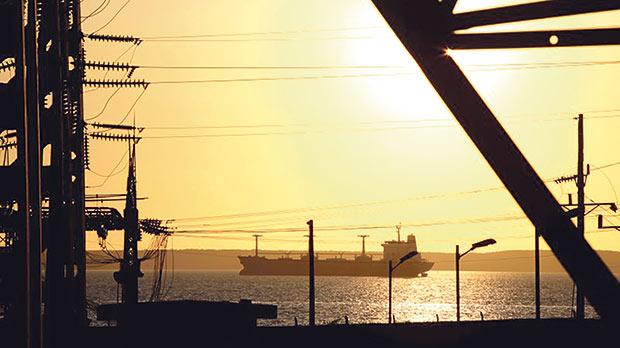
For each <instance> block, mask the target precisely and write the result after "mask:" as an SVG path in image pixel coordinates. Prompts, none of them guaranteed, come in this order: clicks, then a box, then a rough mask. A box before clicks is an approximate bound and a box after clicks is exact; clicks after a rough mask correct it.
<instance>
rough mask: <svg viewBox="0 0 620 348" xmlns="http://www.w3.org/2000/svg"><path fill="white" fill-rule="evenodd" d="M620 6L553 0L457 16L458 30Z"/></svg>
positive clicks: (603, 0) (609, 0) (608, 1)
mask: <svg viewBox="0 0 620 348" xmlns="http://www.w3.org/2000/svg"><path fill="white" fill-rule="evenodd" d="M618 9H620V1H618V0H550V1H541V2H535V3H530V4H524V5H514V6H506V7H498V8H494V9H488V10H480V11H473V12H465V13H459V14H456V15H454V18H453V20H454V21H453V26H452V28H453V29H454V30H459V29H468V28H472V27H477V26H483V25H492V24H502V23H510V22H519V21H527V20H532V19H543V18H550V17H560V16H570V15H576V14H584V13H594V12H601V11H609V10H618Z"/></svg>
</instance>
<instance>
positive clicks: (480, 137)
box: [373, 0, 620, 320]
mask: <svg viewBox="0 0 620 348" xmlns="http://www.w3.org/2000/svg"><path fill="white" fill-rule="evenodd" d="M373 2H374V4H375V6H376V7H377V8H378V9H379V11H380V12H381V14H382V15H383V17H384V18H385V19H386V21H387V22H388V24H389V25H390V26H391V27H392V29H393V30H394V32H395V33H396V35H397V36H398V37H399V39H400V40H401V42H402V43H403V45H404V46H405V48H407V50H408V51H409V53H410V54H411V55H412V57H413V58H414V59H415V60H416V62H417V63H418V65H419V66H420V68H421V69H422V71H423V72H424V73H425V74H426V76H427V78H428V79H429V81H430V82H431V84H432V85H433V86H434V88H435V90H436V91H437V93H438V94H439V95H440V96H441V98H442V99H443V100H444V102H445V103H446V105H447V106H448V108H449V109H450V110H451V111H452V113H453V114H454V116H455V118H456V119H457V120H458V121H459V123H460V124H461V126H462V127H463V129H464V130H465V131H466V132H467V134H468V135H469V137H470V138H471V140H472V141H473V142H474V144H475V145H476V147H477V148H478V149H479V150H480V152H481V153H482V155H483V156H484V157H485V159H486V160H487V162H488V163H489V164H490V165H491V167H492V168H493V170H494V171H495V173H496V174H497V176H498V177H499V178H500V180H501V181H502V182H503V183H504V185H505V186H506V188H507V189H508V191H509V192H510V193H511V195H512V196H513V197H514V199H515V200H516V201H517V203H518V204H519V206H520V207H521V209H522V210H523V211H524V213H525V214H526V215H527V216H528V218H529V219H530V221H532V223H533V224H534V225H535V226H536V227H539V228H540V229H541V230H542V231H543V232H542V236H543V237H544V238H545V241H546V242H547V244H549V246H550V248H551V250H552V251H553V253H554V254H555V255H556V257H557V258H558V260H559V261H560V263H561V264H562V265H563V266H564V268H565V269H566V270H567V271H568V273H569V274H570V276H571V277H572V278H573V280H575V282H576V283H577V284H578V286H579V287H580V288H582V289H584V292H585V294H586V296H587V298H588V300H590V303H591V304H592V306H593V307H594V308H595V309H596V311H597V312H598V313H599V314H600V315H601V317H602V318H605V319H610V320H620V284H619V283H618V281H617V280H616V278H615V277H614V276H613V274H612V273H611V272H610V271H609V269H608V268H607V266H606V265H605V264H604V263H603V261H602V260H601V259H600V257H599V256H598V255H597V254H596V252H595V251H594V250H593V249H592V247H591V246H590V245H589V244H588V243H587V242H586V240H585V239H583V237H582V236H580V234H579V233H578V231H577V229H576V227H575V225H574V224H573V223H572V221H571V220H570V218H568V217H567V216H566V215H565V214H564V212H563V210H562V208H561V207H560V205H559V204H558V202H557V201H556V200H555V198H554V197H553V195H552V194H551V192H549V190H548V189H547V187H546V186H545V184H544V182H543V181H542V180H541V179H540V177H539V176H538V175H537V174H536V172H535V171H534V169H533V168H532V166H531V165H530V164H529V162H528V161H527V159H526V158H525V157H524V156H523V154H522V153H521V151H520V150H519V149H518V148H517V145H516V144H515V143H514V142H513V141H512V139H510V137H509V135H508V134H507V133H506V131H505V130H504V129H503V127H502V126H501V124H500V123H499V122H498V121H497V119H496V118H495V116H494V115H493V112H492V111H491V110H490V109H489V107H488V106H487V105H486V104H485V103H484V101H483V100H482V98H481V97H480V95H479V94H478V93H477V91H476V90H475V88H474V87H473V86H472V84H471V83H470V82H469V81H468V80H467V78H466V77H465V75H464V74H463V72H462V71H461V69H460V68H459V67H458V65H457V64H456V63H455V62H454V60H453V59H452V58H451V57H449V56H448V55H446V54H445V49H446V45H445V41H446V37H447V36H449V34H446V31H445V29H444V28H442V27H440V26H441V25H442V24H445V21H442V19H443V20H445V18H444V17H441V18H432V16H433V15H438V14H439V15H440V16H443V14H441V11H437V10H436V9H435V10H432V9H431V10H430V11H428V12H427V13H425V12H424V11H425V10H428V9H429V8H431V5H430V2H421V1H420V2H418V1H415V2H414V1H410V2H407V1H402V0H395V1H391V0H373ZM403 6H406V7H407V8H403ZM436 6H437V5H436ZM416 10H417V11H416ZM412 14H414V16H415V18H417V19H420V22H419V23H418V22H417V21H412V17H411V16H412ZM433 22H436V23H437V24H435V25H436V28H437V29H436V31H435V32H433V31H432V28H433V24H432V23H433Z"/></svg>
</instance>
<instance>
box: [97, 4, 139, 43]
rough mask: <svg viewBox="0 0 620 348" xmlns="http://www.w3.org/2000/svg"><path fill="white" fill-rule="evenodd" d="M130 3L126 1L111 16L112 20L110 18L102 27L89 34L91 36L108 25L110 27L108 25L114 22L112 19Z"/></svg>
mask: <svg viewBox="0 0 620 348" xmlns="http://www.w3.org/2000/svg"><path fill="white" fill-rule="evenodd" d="M130 2H131V0H127V1H126V2H125V3H124V4H123V6H121V7H120V8H119V9H118V11H116V13H115V14H114V15H113V16H112V18H110V20H109V21H107V22H106V23H105V24H104V25H102V26H101V27H99V29H97V30H95V31H93V32H92V33H91V35H92V34H96V33H97V32H99V31H100V30H102V29H105V28H106V27H107V26H108V25H110V23H112V22H113V21H114V19H116V17H117V16H118V15H119V14H120V13H121V12H122V11H123V10H124V9H125V7H127V5H129V3H130Z"/></svg>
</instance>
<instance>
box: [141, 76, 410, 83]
mask: <svg viewBox="0 0 620 348" xmlns="http://www.w3.org/2000/svg"><path fill="white" fill-rule="evenodd" d="M399 75H413V73H381V74H349V75H317V76H280V77H255V78H236V79H206V80H168V81H153V82H151V84H155V85H163V84H194V83H228V82H258V81H294V80H323V79H345V78H360V77H386V76H399Z"/></svg>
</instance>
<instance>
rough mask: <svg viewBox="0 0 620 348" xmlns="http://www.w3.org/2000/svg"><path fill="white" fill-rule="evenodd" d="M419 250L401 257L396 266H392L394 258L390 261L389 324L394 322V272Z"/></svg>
mask: <svg viewBox="0 0 620 348" xmlns="http://www.w3.org/2000/svg"><path fill="white" fill-rule="evenodd" d="M417 254H418V252H417V251H412V252H410V253H408V254H406V255H405V256H403V257H401V258H400V260H399V261H398V263H397V264H396V266H394V267H392V260H390V261H388V324H391V323H392V272H394V270H395V269H396V268H397V267H398V266H400V265H401V264H402V263H404V262H405V261H407V260H409V259H410V258H412V257H414V256H416V255H417Z"/></svg>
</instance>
